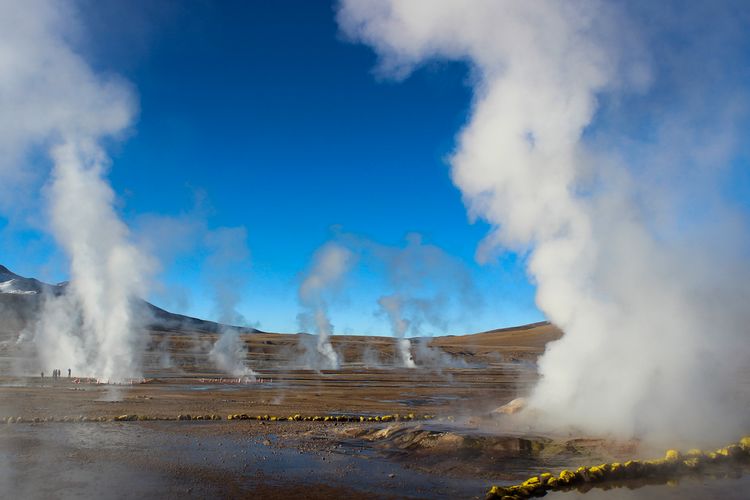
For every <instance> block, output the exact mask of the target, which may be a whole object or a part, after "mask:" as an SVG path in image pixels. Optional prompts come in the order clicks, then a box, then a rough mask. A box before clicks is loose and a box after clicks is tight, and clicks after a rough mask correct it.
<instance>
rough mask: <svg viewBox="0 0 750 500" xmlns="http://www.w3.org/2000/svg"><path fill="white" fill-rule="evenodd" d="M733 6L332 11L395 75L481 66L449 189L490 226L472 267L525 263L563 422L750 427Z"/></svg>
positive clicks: (636, 429)
mask: <svg viewBox="0 0 750 500" xmlns="http://www.w3.org/2000/svg"><path fill="white" fill-rule="evenodd" d="M734 7H737V6H736V5H734ZM696 8H697V9H699V10H700V11H701V12H697V13H694V12H692V9H696ZM741 12H743V9H741V8H739V9H738V8H732V5H730V4H728V3H720V4H717V5H715V4H713V3H712V5H711V6H710V8H709V7H706V8H703V7H700V5H697V6H694V7H691V6H685V5H684V4H679V5H678V4H677V3H670V2H657V3H653V2H643V3H641V2H632V3H604V2H601V1H597V0H579V1H566V2H559V1H543V0H538V1H525V0H518V1H514V0H508V1H491V0H476V1H474V2H470V3H468V4H467V2H463V1H459V0H425V1H420V0H411V1H410V0H404V1H397V0H344V1H342V2H341V4H340V9H339V12H338V21H339V23H340V26H341V27H342V29H343V30H344V31H345V32H346V33H347V34H348V35H349V36H350V37H352V38H353V39H357V40H361V41H364V42H366V43H368V44H370V45H372V46H373V47H374V48H375V49H376V50H377V52H378V53H379V54H380V55H381V58H382V67H381V70H383V71H385V72H387V73H390V74H392V75H395V76H396V77H404V76H406V75H407V74H408V72H409V71H411V70H412V69H413V68H414V67H415V66H416V65H418V64H420V63H422V62H424V61H427V60H430V59H434V58H447V59H458V60H464V61H467V62H468V63H469V64H470V67H471V68H472V70H473V78H474V79H473V85H474V89H475V97H474V103H473V108H472V114H471V117H470V120H469V123H468V125H467V126H466V127H465V129H464V130H463V131H462V132H461V134H460V136H459V139H458V147H457V150H456V152H455V154H454V155H453V157H452V158H451V164H452V175H453V180H454V182H455V184H456V185H457V186H458V187H459V189H460V190H461V192H462V194H463V196H464V200H465V203H466V204H467V206H468V209H469V211H470V214H471V215H472V216H473V217H482V218H484V219H486V220H487V221H489V222H490V223H491V224H493V225H494V227H495V230H494V231H493V233H492V234H491V235H490V236H489V237H488V238H487V239H486V241H485V243H484V244H483V245H482V247H481V248H480V252H479V256H480V257H482V258H487V257H488V256H489V255H490V254H491V253H492V252H493V251H497V250H496V249H497V248H498V247H511V248H515V249H517V250H523V251H527V252H528V272H529V274H530V275H531V277H532V278H533V279H534V281H535V282H536V284H537V287H538V292H537V304H538V306H539V307H540V309H541V310H542V311H543V312H544V313H545V314H546V315H547V316H548V318H549V319H550V320H551V321H552V322H553V323H555V324H557V325H558V326H560V327H561V328H562V329H563V330H564V332H565V335H564V337H563V338H562V340H560V341H558V342H556V343H554V344H552V345H550V346H549V348H548V349H547V352H546V353H545V354H544V356H543V357H542V358H541V359H540V362H539V368H540V371H541V381H540V382H539V383H538V385H537V386H536V388H535V389H534V391H533V393H532V395H531V399H530V405H531V407H532V408H535V409H536V410H539V412H540V413H541V414H542V415H544V416H547V417H549V421H550V422H551V423H553V424H554V425H557V426H565V425H573V426H579V427H583V428H585V429H587V430H588V431H590V432H600V433H614V434H619V435H625V436H632V435H641V436H644V437H654V436H659V437H661V438H663V439H669V438H686V439H692V440H696V439H713V440H718V439H722V438H736V434H737V433H738V432H741V431H742V430H747V429H746V428H745V429H743V428H742V427H743V426H744V425H748V424H750V422H748V419H747V417H746V413H747V412H746V410H747V400H744V399H741V398H738V397H737V393H738V382H737V376H738V372H739V368H740V366H742V365H743V364H746V363H747V359H748V347H749V345H750V343H749V342H748V338H747V330H748V324H749V323H748V320H750V312H748V311H749V310H748V308H747V306H746V305H747V303H748V291H747V290H748V289H747V282H748V277H749V276H748V266H747V262H748V261H747V258H746V256H747V255H748V241H747V234H748V231H747V224H746V222H745V220H744V217H745V214H738V213H736V211H735V210H734V209H733V207H731V206H730V205H729V204H727V203H726V202H724V201H722V196H721V195H722V192H721V187H722V186H721V178H722V177H721V176H722V175H726V171H727V169H728V168H729V165H731V160H732V159H733V158H734V156H735V155H736V150H735V149H734V148H735V146H734V144H733V142H732V140H731V138H732V137H733V136H735V135H736V132H735V131H734V130H733V126H736V125H737V123H738V121H739V120H740V119H744V118H745V117H746V115H744V114H743V111H742V108H741V106H740V105H741V103H742V102H743V101H746V100H747V97H748V96H747V91H746V85H744V84H742V78H738V80H739V81H738V82H732V81H727V79H731V75H724V74H723V70H724V69H725V68H726V67H727V64H728V63H729V64H734V65H736V64H737V62H736V61H731V60H729V58H730V57H731V55H732V54H731V51H732V50H735V49H734V47H739V46H741V44H737V43H735V42H736V40H733V39H731V38H729V37H731V36H735V35H736V34H737V33H739V34H740V36H746V35H742V33H745V32H746V30H744V31H743V30H742V28H741V27H740V28H739V29H737V24H734V25H733V24H732V22H733V19H734V18H736V17H738V15H737V13H741ZM740 17H741V16H740ZM641 20H644V22H641ZM646 20H647V22H646ZM655 22H656V23H661V24H660V25H659V26H658V28H657V30H656V31H653V30H654V28H652V26H653V25H654V23H655ZM708 26H711V28H710V29H709V28H707V27H708ZM727 27H729V28H730V29H727ZM661 32H669V33H670V35H671V36H673V38H667V37H666V36H664V35H662V34H661ZM721 37H724V38H721ZM693 38H695V39H696V40H697V41H696V42H695V43H692V44H690V43H688V44H687V47H689V49H688V50H684V49H683V48H679V44H682V46H685V44H686V42H685V40H692V39H693ZM675 40H678V41H679V44H678V43H677V42H675ZM741 42H743V43H744V44H745V45H746V40H745V39H744V38H743V39H742V40H741ZM644 47H649V51H651V53H650V54H649V53H648V52H647V51H645V49H644ZM705 47H710V48H713V49H715V50H714V51H711V50H706V49H705ZM651 58H653V60H656V61H658V62H659V63H660V64H663V65H665V66H666V69H664V70H662V69H661V68H660V67H658V66H657V65H652V64H651V62H650V60H651ZM717 60H718V61H723V66H722V65H721V64H719V65H717V64H716V61H717ZM717 67H718V69H719V71H718V72H712V71H707V69H711V68H713V69H717ZM722 78H723V79H722ZM744 81H746V78H745V80H744ZM665 96H668V97H669V99H664V97H665ZM597 111H599V112H600V114H599V115H597ZM631 112H635V113H639V114H637V115H635V120H636V121H637V123H636V125H632V124H631V123H630V122H632V121H633V120H634V115H632V114H630V113H631ZM641 118H643V120H641V121H638V120H640V119H641ZM589 132H590V133H589ZM727 132H728V133H727ZM587 133H589V134H587Z"/></svg>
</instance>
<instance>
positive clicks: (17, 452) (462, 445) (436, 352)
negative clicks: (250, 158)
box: [0, 323, 750, 499]
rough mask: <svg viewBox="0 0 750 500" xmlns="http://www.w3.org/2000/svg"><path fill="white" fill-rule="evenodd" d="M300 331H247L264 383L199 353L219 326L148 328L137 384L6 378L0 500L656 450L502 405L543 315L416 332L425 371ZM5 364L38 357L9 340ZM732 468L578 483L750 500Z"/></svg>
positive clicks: (581, 460)
mask: <svg viewBox="0 0 750 500" xmlns="http://www.w3.org/2000/svg"><path fill="white" fill-rule="evenodd" d="M301 335H302V334H298V335H286V334H271V333H246V334H243V335H242V339H243V340H244V342H245V344H246V346H247V348H248V352H249V356H248V364H249V366H251V367H252V368H253V369H254V370H255V371H256V372H257V380H256V381H250V380H238V379H236V378H232V377H227V376H226V375H225V374H221V373H219V372H217V371H216V370H215V369H214V368H212V367H211V364H210V363H209V361H208V358H207V356H206V352H207V349H206V346H211V345H212V344H213V342H214V341H215V340H216V334H213V333H207V332H205V331H189V330H185V331H175V330H170V331H166V330H152V331H151V332H150V342H149V345H148V348H147V350H146V353H145V354H144V368H145V370H144V375H145V381H144V382H142V383H134V384H132V385H108V384H96V383H93V382H92V381H88V380H85V379H81V378H78V377H79V375H80V374H75V373H74V374H72V377H71V378H68V377H67V376H66V375H67V367H59V368H60V369H61V370H62V373H63V377H62V378H60V379H58V380H53V379H51V378H50V377H49V376H47V377H45V378H44V379H42V378H40V377H39V376H35V377H34V376H10V375H6V376H4V377H2V378H1V379H0V417H5V418H4V420H5V421H6V422H9V423H8V424H5V425H2V426H1V427H0V453H1V454H0V489H1V490H2V491H5V492H6V494H8V495H9V496H6V498H11V497H12V498H82V497H83V498H94V497H96V498H171V497H179V498H208V497H211V498H250V497H253V498H290V497H297V498H351V497H359V496H367V497H372V498H437V497H445V498H483V497H484V496H485V494H486V493H487V491H488V489H489V487H490V486H491V485H493V484H510V483H516V482H518V481H522V480H524V479H526V478H527V477H529V476H530V475H532V474H539V473H540V472H543V471H546V470H551V471H558V472H559V471H560V470H562V469H566V468H568V469H570V468H575V467H577V466H579V465H584V464H587V465H591V464H595V463H601V462H605V461H613V460H623V461H624V460H627V459H629V458H635V457H644V456H645V457H646V458H647V457H648V456H649V454H651V453H653V452H654V450H646V449H643V447H642V446H640V445H639V443H637V442H616V443H615V442H610V441H606V440H603V439H596V438H592V437H587V436H581V435H575V434H570V435H567V436H554V437H552V436H545V435H539V434H534V433H533V432H531V431H530V430H529V429H524V428H522V427H518V426H515V427H508V426H505V425H504V424H503V423H502V418H499V417H497V416H496V415H492V413H491V412H492V410H493V409H495V408H497V407H498V406H500V405H502V404H505V403H507V402H508V401H510V400H512V399H514V398H516V397H518V396H519V395H523V394H525V393H526V392H527V390H528V389H529V387H530V386H531V384H533V382H534V381H535V380H536V376H537V375H536V370H535V368H536V366H535V362H536V359H537V357H538V356H539V355H540V354H541V353H542V352H543V351H544V348H545V346H546V345H547V343H548V342H551V341H554V340H555V339H557V338H559V337H560V335H561V332H560V331H559V330H558V329H557V328H555V327H554V326H552V325H550V324H547V323H538V324H534V325H527V326H523V327H518V328H509V329H502V330H494V331H489V332H484V333H479V334H474V335H457V336H445V337H439V338H435V339H423V340H421V341H422V342H424V343H425V344H424V345H425V346H427V348H424V349H422V350H416V349H415V359H416V362H417V364H418V365H420V367H419V368H417V369H402V368H394V367H393V364H394V341H393V339H392V338H389V337H364V336H335V337H334V338H333V343H334V347H335V348H336V350H337V351H339V352H340V353H341V354H342V357H343V359H344V363H343V366H342V369H341V370H338V371H315V370H309V369H304V367H301V366H298V365H299V363H298V362H297V360H298V359H299V355H300V348H299V347H298V346H299V343H300V341H301V339H304V337H302V336H301ZM303 341H304V340H303ZM418 342H420V341H415V343H418ZM420 353H421V354H420ZM363 359H367V362H364V361H363ZM2 361H3V363H4V366H6V367H23V366H25V363H27V362H28V360H25V359H24V358H23V356H20V355H19V354H18V353H16V352H14V351H13V350H12V349H10V348H7V345H6V349H5V350H4V351H3V359H2ZM9 371H10V368H8V371H7V372H6V373H8V372H9ZM230 417H231V418H230ZM278 417H284V418H283V420H281V419H279V418H278ZM289 417H291V418H289ZM312 417H319V418H316V419H315V420H310V419H311V418H312ZM324 417H328V418H324ZM733 474H734V476H736V477H735V479H732V480H731V481H724V480H722V481H719V480H712V479H710V478H708V477H704V476H698V477H691V478H687V479H683V480H681V481H680V482H679V484H676V485H673V486H671V487H668V486H664V485H646V484H637V483H634V482H632V483H630V484H625V485H623V486H626V487H623V488H617V489H615V490H611V491H605V490H603V489H594V490H592V491H590V492H588V493H585V495H586V498H599V497H601V498H612V499H614V498H719V497H720V498H747V497H746V496H745V494H746V492H747V488H748V486H750V481H749V480H748V476H747V474H746V470H739V471H734V473H733ZM583 494H584V493H582V492H581V491H578V490H574V491H570V492H566V493H554V494H552V496H553V497H554V496H559V497H560V498H577V497H578V496H581V495H583ZM4 496H5V495H4Z"/></svg>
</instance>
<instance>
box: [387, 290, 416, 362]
mask: <svg viewBox="0 0 750 500" xmlns="http://www.w3.org/2000/svg"><path fill="white" fill-rule="evenodd" d="M378 305H379V306H380V308H381V309H382V310H383V311H385V313H386V315H387V316H388V321H390V323H391V331H392V332H393V336H394V337H395V338H396V353H397V354H398V357H399V359H400V360H401V366H403V367H404V368H416V367H417V365H416V364H415V363H414V358H413V357H412V355H411V341H410V340H409V339H407V338H404V337H405V335H406V332H407V330H409V321H408V320H406V319H404V316H403V313H402V311H401V309H402V298H401V297H399V296H398V295H384V296H382V297H380V298H379V299H378Z"/></svg>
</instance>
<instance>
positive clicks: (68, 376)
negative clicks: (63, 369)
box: [68, 368, 70, 378]
mask: <svg viewBox="0 0 750 500" xmlns="http://www.w3.org/2000/svg"><path fill="white" fill-rule="evenodd" d="M68 378H70V368H68Z"/></svg>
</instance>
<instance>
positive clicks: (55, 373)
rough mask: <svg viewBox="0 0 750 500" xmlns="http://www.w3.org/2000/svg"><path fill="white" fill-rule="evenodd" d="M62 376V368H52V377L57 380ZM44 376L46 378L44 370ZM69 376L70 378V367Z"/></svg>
mask: <svg viewBox="0 0 750 500" xmlns="http://www.w3.org/2000/svg"><path fill="white" fill-rule="evenodd" d="M60 377H62V372H61V371H60V370H52V378H53V379H54V380H57V379H59V378H60ZM42 378H44V372H42ZM68 378H70V368H68Z"/></svg>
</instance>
